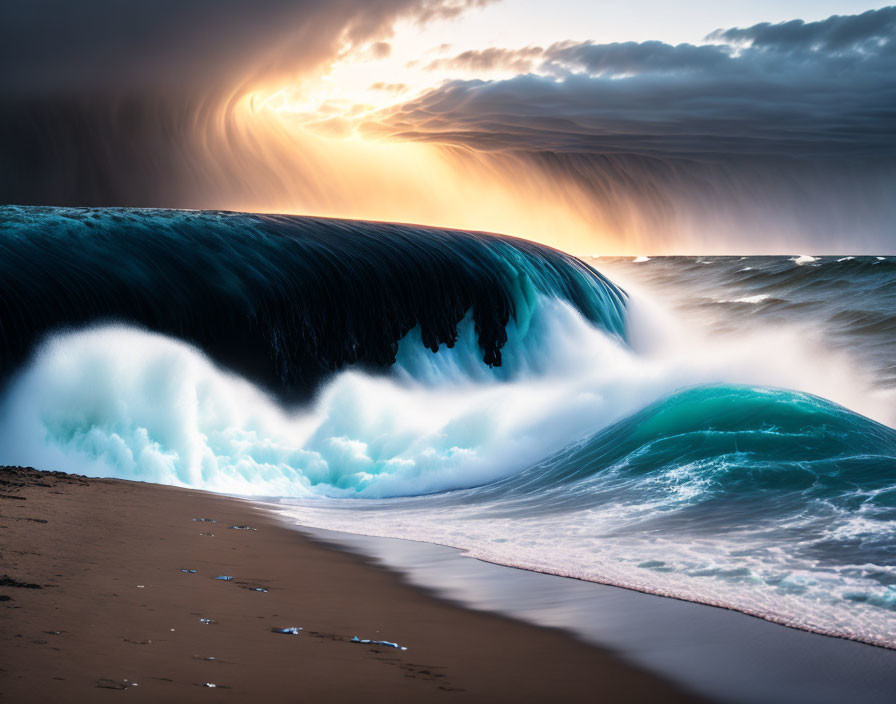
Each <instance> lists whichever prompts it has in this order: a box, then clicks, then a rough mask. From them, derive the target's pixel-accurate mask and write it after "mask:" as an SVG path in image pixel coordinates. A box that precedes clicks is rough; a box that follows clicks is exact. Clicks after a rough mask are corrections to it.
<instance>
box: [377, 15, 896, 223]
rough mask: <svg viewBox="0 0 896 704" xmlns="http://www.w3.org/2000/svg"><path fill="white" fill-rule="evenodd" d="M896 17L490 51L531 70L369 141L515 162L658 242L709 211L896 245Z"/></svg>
mask: <svg viewBox="0 0 896 704" xmlns="http://www.w3.org/2000/svg"><path fill="white" fill-rule="evenodd" d="M894 17H896V8H886V9H884V10H878V11H872V12H867V13H864V14H862V15H858V16H855V17H839V16H835V17H831V18H829V19H828V20H825V21H822V22H814V23H803V22H795V23H794V22H787V23H783V24H779V25H757V26H755V27H751V28H749V29H731V30H724V31H719V32H714V33H713V35H711V36H712V38H713V40H714V41H719V42H736V45H734V44H724V43H723V44H712V45H704V46H693V45H688V44H682V45H678V46H672V45H668V44H663V43H661V42H644V43H620V44H604V45H600V44H594V43H590V42H586V43H564V44H558V45H554V46H551V47H548V48H547V49H544V50H542V51H541V52H540V53H538V54H537V55H536V56H528V55H522V54H519V53H514V52H512V51H508V52H504V53H502V52H501V50H493V51H492V53H491V54H490V56H491V57H493V58H495V61H498V60H500V61H504V62H505V63H504V64H503V65H504V66H507V65H513V62H514V61H520V60H525V61H530V62H531V63H530V65H529V66H527V68H526V70H529V69H534V70H535V71H537V73H527V74H526V75H519V76H517V77H515V78H512V79H508V80H500V81H482V80H456V81H451V82H448V83H446V84H445V85H443V86H442V87H440V88H438V89H436V90H433V91H431V92H429V93H427V94H424V95H423V96H421V97H419V98H417V99H415V100H413V101H411V102H409V103H407V104H405V105H403V106H401V107H400V108H398V109H395V110H394V111H392V112H390V113H388V114H385V115H383V116H382V119H381V120H379V121H378V122H374V123H370V124H368V125H366V129H368V130H371V131H373V132H376V133H377V134H379V135H384V134H385V135H391V136H393V137H394V138H397V139H412V140H424V141H431V142H437V143H440V144H446V145H453V146H458V147H465V148H469V149H473V150H475V151H477V152H479V153H486V154H490V155H492V157H493V158H494V159H495V160H498V161H500V160H502V159H503V160H519V159H525V160H526V161H527V162H528V163H531V164H536V165H537V166H538V168H540V169H542V170H544V171H547V172H549V173H551V174H553V175H554V176H555V177H557V178H562V179H566V182H568V183H570V184H573V185H574V187H575V188H576V189H579V190H580V191H581V192H582V194H583V196H582V198H581V199H579V202H582V201H583V200H584V201H587V199H588V194H589V193H590V194H591V195H592V196H593V199H592V200H593V202H595V203H599V204H600V207H601V209H602V210H603V211H604V212H609V211H610V210H612V209H613V201H614V199H615V200H616V201H625V202H627V203H629V204H630V203H637V204H638V205H637V206H636V207H639V208H642V210H643V212H644V213H646V214H648V217H647V220H648V221H650V226H652V227H656V228H660V229H661V228H662V227H663V222H668V221H669V220H670V219H674V218H678V219H681V217H682V215H681V212H680V211H681V210H682V209H683V208H692V209H695V208H703V209H704V210H705V211H706V212H716V213H718V212H721V211H724V210H726V209H728V210H730V211H731V212H730V213H729V215H730V217H729V220H730V219H738V218H740V219H742V220H743V221H744V222H746V221H747V220H749V219H750V218H751V217H752V218H753V219H754V220H755V219H756V218H757V217H758V216H759V215H762V220H763V222H765V223H766V225H767V224H768V223H767V222H766V221H767V220H768V219H769V218H772V219H776V220H777V221H781V220H783V219H788V218H789V219H791V220H792V221H793V222H795V223H798V222H800V221H801V219H802V222H803V223H804V225H805V226H806V227H809V228H816V229H817V230H818V237H819V238H820V239H824V238H825V237H828V238H833V237H839V236H843V232H844V231H846V230H848V229H851V230H853V236H854V237H856V238H862V237H865V238H870V237H876V238H877V239H878V240H880V239H881V238H885V237H890V238H892V234H891V231H892V223H893V221H894V220H893V218H894V215H896V205H894V200H893V198H892V196H891V195H887V194H888V193H892V192H894V190H893V189H894V188H896V42H894V38H896V24H894V23H896V20H894ZM533 51H534V50H533ZM463 56H464V55H460V56H459V57H456V58H455V60H459V59H460V58H461V57H463ZM483 57H484V55H477V57H476V58H477V60H478V59H481V58H483ZM508 62H509V63H508ZM467 63H468V64H469V61H468V62H467ZM460 65H461V63H458V67H460ZM495 65H497V63H492V64H490V66H492V67H494V66H495ZM737 199H740V200H742V201H743V202H742V204H741V206H738V207H737V208H735V209H733V210H732V209H731V208H730V207H729V206H730V204H731V203H733V202H734V201H735V200H737ZM648 200H649V201H650V203H648V202H647V201H648ZM788 200H789V202H790V204H789V205H788ZM772 202H773V203H774V208H775V212H774V213H772V212H771V207H770V206H769V204H770V203H772ZM750 203H752V206H751V205H750ZM579 207H581V206H579ZM751 208H752V214H751ZM763 208H765V209H766V210H768V211H769V212H767V213H765V214H761V213H759V211H761V210H762V209H763ZM788 209H789V211H788V212H786V213H785V212H784V211H785V210H788ZM797 213H799V215H797ZM813 213H814V214H813ZM651 214H652V215H651ZM766 216H768V217H766ZM716 225H718V223H716ZM862 228H864V232H863V231H862ZM835 230H836V232H835ZM769 231H773V230H771V229H770V230H769ZM888 233H890V234H888Z"/></svg>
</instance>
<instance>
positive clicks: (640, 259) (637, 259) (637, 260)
mask: <svg viewBox="0 0 896 704" xmlns="http://www.w3.org/2000/svg"><path fill="white" fill-rule="evenodd" d="M649 261H650V257H643V256H642V257H635V258H634V259H632V264H642V263H643V262H649Z"/></svg>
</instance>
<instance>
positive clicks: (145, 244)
mask: <svg viewBox="0 0 896 704" xmlns="http://www.w3.org/2000/svg"><path fill="white" fill-rule="evenodd" d="M539 294H540V295H548V296H550V297H555V298H558V299H560V300H564V301H567V302H568V303H570V304H571V305H573V306H574V307H575V308H576V309H577V310H578V311H579V312H580V313H581V314H582V315H584V316H585V317H586V318H587V319H589V320H591V321H592V322H594V323H595V324H597V325H598V326H600V327H601V328H602V329H604V330H606V331H608V332H610V333H612V334H616V335H622V334H624V321H623V310H624V294H623V293H622V292H621V291H620V290H619V289H618V288H616V287H615V286H613V284H611V283H610V282H609V281H607V280H606V279H604V278H603V277H602V276H601V275H600V274H598V273H597V272H596V271H594V270H593V269H591V268H589V267H587V266H586V265H584V264H583V263H581V262H580V261H578V260H576V259H574V258H573V257H570V256H568V255H566V254H563V253H562V252H559V251H557V250H553V249H550V248H548V247H544V246H540V245H536V244H534V243H531V242H527V241H525V240H519V239H515V238H512V237H498V236H492V235H484V234H481V233H471V232H454V231H447V230H437V229H434V228H415V227H411V226H402V225H390V224H386V223H365V222H353V221H340V220H327V219H322V218H308V217H295V216H274V215H251V214H245V213H228V212H196V211H176V210H138V209H127V208H105V209H103V208H43V207H16V206H5V207H0V340H2V346H0V375H6V374H9V373H10V372H11V371H12V370H13V369H15V368H16V367H17V366H18V365H20V364H21V363H22V361H23V360H24V359H25V358H26V356H27V355H28V354H29V353H30V352H31V351H32V349H33V347H34V345H35V344H36V343H37V342H38V341H39V340H40V339H42V338H43V337H44V336H45V335H46V334H47V333H49V332H55V331H56V330H58V329H60V328H63V327H78V326H83V325H87V324H91V323H95V322H96V321H101V320H114V321H117V322H127V323H132V324H135V325H138V326H141V327H145V328H147V329H149V330H152V331H155V332H160V333H164V334H166V335H170V336H172V337H176V338H178V339H182V340H185V341H187V342H190V343H191V344H194V345H196V346H198V347H199V348H200V349H202V350H203V351H204V352H205V353H206V354H208V355H209V356H211V357H212V358H213V359H214V360H216V361H217V362H219V363H222V364H224V365H225V366H227V367H229V368H231V369H233V370H235V371H237V372H239V373H240V374H242V375H244V376H248V377H249V378H251V379H252V380H253V381H255V382H256V383H261V384H263V385H264V386H266V387H267V388H268V389H269V390H271V391H273V392H275V393H277V394H278V395H280V396H281V397H282V398H288V397H290V396H294V397H295V396H304V395H307V393H308V392H309V391H310V390H311V389H313V387H314V386H315V385H316V384H317V383H319V382H320V380H321V379H322V378H323V377H325V376H327V375H328V373H329V372H332V371H334V370H337V369H340V368H342V367H344V366H345V365H348V364H366V365H369V366H371V367H386V366H389V365H390V364H392V363H394V361H395V354H396V352H397V349H398V341H399V340H400V339H402V338H403V337H405V335H407V333H408V332H409V331H410V330H411V329H412V328H414V327H415V326H417V327H419V330H420V337H421V340H422V342H423V344H424V345H425V346H426V347H427V348H429V349H431V350H433V351H435V350H437V349H438V348H439V346H440V345H446V346H448V347H451V346H453V344H454V342H455V341H456V339H457V334H458V333H457V326H458V324H459V323H460V322H461V320H462V319H463V318H464V316H466V315H467V314H469V315H470V316H471V317H472V320H473V323H474V325H475V329H476V338H477V343H478V345H479V347H480V348H481V350H482V353H481V357H482V359H483V361H484V362H485V363H486V364H487V365H489V366H500V364H501V349H502V347H503V346H504V343H505V342H506V339H507V337H506V333H505V327H506V325H507V324H508V321H509V320H510V318H511V317H513V319H514V321H515V322H516V324H517V325H519V326H521V327H522V328H525V327H526V325H527V324H528V323H527V321H528V319H529V317H531V315H532V308H533V306H535V305H536V299H537V297H538V295H539Z"/></svg>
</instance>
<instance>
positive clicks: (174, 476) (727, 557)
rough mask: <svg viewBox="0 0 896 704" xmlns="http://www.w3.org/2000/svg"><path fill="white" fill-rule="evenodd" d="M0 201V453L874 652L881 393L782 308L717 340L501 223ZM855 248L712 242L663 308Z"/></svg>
mask: <svg viewBox="0 0 896 704" xmlns="http://www.w3.org/2000/svg"><path fill="white" fill-rule="evenodd" d="M2 212H3V217H4V218H5V221H4V223H5V224H4V227H3V229H2V232H3V234H2V235H0V247H2V250H3V256H2V258H0V269H2V273H3V274H4V275H3V277H0V292H2V296H0V305H2V315H0V323H2V325H3V329H2V332H3V345H2V350H3V357H2V361H3V367H2V369H3V372H4V374H5V377H6V382H5V386H4V388H3V393H2V397H0V462H3V463H8V464H30V465H38V466H41V467H47V468H64V469H65V470H67V471H73V472H79V473H83V474H87V475H90V476H111V477H119V478H124V479H132V480H138V481H151V482H156V483H162V484H173V485H177V486H188V487H195V488H199V489H206V490H211V491H217V492H223V493H230V494H238V495H243V496H254V497H266V498H271V497H276V498H277V499H278V500H279V501H280V502H281V509H282V510H283V511H284V512H286V513H287V514H288V515H289V516H291V517H292V518H293V519H294V520H298V521H300V522H302V523H303V524H305V525H313V526H318V527H323V528H332V529H337V530H347V531H350V532H362V533H368V534H374V535H383V536H398V537H405V538H415V539H419V540H425V541H429V542H435V543H442V544H448V545H453V546H455V547H459V548H461V549H463V550H465V551H467V552H468V554H470V555H473V556H476V557H480V558H482V559H487V560H492V561H495V562H500V563H502V564H509V565H515V566H520V567H525V568H527V569H533V570H539V571H545V572H551V573H556V574H562V575H565V576H571V577H577V578H580V579H585V580H591V581H601V582H606V583H611V584H618V585H620V586H626V587H629V588H634V589H640V590H643V591H649V592H652V593H657V594H664V595H667V596H676V597H679V598H684V599H690V600H693V601H700V602H704V603H709V604H714V605H718V606H726V607H729V608H735V609H739V610H741V611H744V612H747V613H751V614H754V615H757V616H761V617H763V618H767V619H769V620H775V621H778V622H780V623H785V624H787V625H793V626H796V627H800V628H804V629H806V630H815V631H818V632H822V633H827V634H830V635H839V636H843V637H848V638H854V639H857V640H862V641H864V642H868V643H874V644H877V645H884V646H887V647H894V646H896V636H894V633H896V601H894V599H893V593H892V589H893V587H892V585H893V583H894V581H893V580H894V579H896V576H894V572H893V570H894V564H896V546H894V544H893V541H892V526H893V522H894V521H896V513H894V512H896V498H894V497H896V479H894V477H893V474H892V469H891V468H892V467H893V466H894V462H896V431H894V430H893V428H892V427H890V426H891V425H892V422H893V419H892V403H891V401H890V400H889V398H888V397H880V396H878V395H876V394H875V391H876V389H875V387H874V385H873V383H872V382H869V381H867V380H866V379H864V378H863V377H861V376H860V375H856V374H855V373H854V370H853V369H852V368H851V365H850V362H849V360H848V358H846V357H843V356H842V355H838V354H832V353H829V352H828V353H824V354H822V353H820V352H819V350H817V349H815V348H813V347H812V346H811V345H809V344H808V343H807V341H806V336H805V335H804V334H803V332H802V330H800V329H799V328H797V329H789V328H788V327H787V326H780V325H778V326H764V327H762V328H761V329H759V330H757V331H752V332H750V333H749V334H747V333H746V332H745V331H744V330H740V332H739V334H738V335H736V336H734V337H733V338H726V337H725V336H724V335H720V334H718V333H717V332H715V331H713V330H711V329H709V330H704V329H700V327H699V326H696V325H694V324H693V322H691V321H688V320H685V319H683V318H682V317H680V316H677V315H676V314H675V313H674V312H672V311H671V310H669V309H668V308H667V307H664V306H663V305H662V304H661V303H658V302H657V301H656V300H651V298H650V296H649V295H646V294H645V293H644V292H642V291H639V289H638V286H637V284H636V282H635V281H631V282H629V281H626V287H625V290H623V288H620V287H619V286H618V285H617V284H615V283H613V282H611V281H610V280H609V279H608V278H606V277H605V276H604V275H603V274H601V273H599V272H598V271H597V270H596V269H594V268H593V267H590V266H589V265H587V264H585V263H584V262H582V261H580V260H577V259H575V258H573V257H570V256H568V255H565V254H563V253H561V252H558V251H556V250H552V249H550V248H547V247H542V246H539V245H534V244H531V243H527V242H525V241H522V240H516V239H514V238H510V237H502V236H492V235H485V234H482V233H468V232H455V231H447V230H433V229H429V228H422V227H410V226H398V225H390V224H382V223H355V222H348V221H333V220H323V219H317V218H299V217H286V216H257V215H246V214H236V213H202V212H185V211H158V210H148V211H139V210H118V209H84V210H80V209H52V208H39V209H35V208H4V209H2ZM38 252H39V253H40V256H37V253H38ZM874 261H879V262H881V263H879V264H875V263H874ZM874 261H867V262H865V261H844V262H842V263H833V264H831V263H829V262H827V261H826V260H820V259H814V260H813V261H812V262H808V261H804V262H799V263H798V262H794V261H789V260H775V261H770V262H760V261H756V262H753V261H751V267H750V268H749V269H748V268H747V267H746V266H744V262H742V261H739V260H738V261H736V262H734V261H732V262H731V263H730V264H731V266H732V267H736V275H737V276H738V277H740V278H739V279H738V284H737V286H739V287H741V288H742V289H743V290H740V289H738V290H737V291H736V293H733V294H730V295H728V294H726V295H724V296H721V295H719V296H716V298H715V299H711V298H707V299H705V300H706V301H708V302H701V301H703V300H704V299H700V298H694V299H693V300H692V301H691V303H692V304H693V306H695V307H696V308H697V309H702V308H706V309H711V310H713V311H715V310H716V309H717V308H719V306H740V307H745V306H746V307H748V308H749V309H750V310H753V309H757V310H759V311H760V312H761V311H764V310H766V309H767V308H768V307H769V306H775V305H783V304H787V305H790V302H791V300H792V299H795V298H796V296H797V295H804V294H805V292H806V291H807V290H809V289H810V288H811V289H812V290H817V289H819V286H818V285H814V284H813V286H811V287H808V288H807V281H808V282H810V283H811V282H814V281H816V280H817V279H813V278H811V277H812V276H813V272H816V274H815V275H816V276H821V277H823V280H824V281H825V282H826V283H825V284H824V286H823V287H821V290H823V292H824V293H823V295H824V296H825V297H826V298H828V299H829V298H831V295H830V291H836V290H838V288H839V284H838V283H837V282H836V281H835V280H834V279H836V276H835V275H834V274H832V273H831V267H833V266H839V267H842V269H838V270H837V271H843V272H847V273H849V274H850V275H862V276H864V275H865V274H866V273H869V272H871V273H873V272H878V271H880V270H881V268H882V267H885V266H889V264H888V263H887V262H885V261H883V260H877V259H875V260H874ZM38 262H40V264H38ZM707 264H709V265H707ZM715 264H718V262H712V261H709V262H701V263H699V264H697V263H692V262H683V263H681V264H680V265H679V264H675V266H674V267H673V269H672V270H671V271H672V272H673V274H674V275H675V276H677V277H679V278H681V277H682V276H684V273H683V272H687V271H690V270H693V271H694V272H700V273H694V274H693V276H695V277H699V280H700V281H704V280H706V277H708V276H710V274H705V273H703V272H709V271H713V270H716V269H720V267H719V266H715ZM38 266H40V270H38V269H37V268H36V267H38ZM635 266H636V268H637V269H638V271H639V272H640V271H645V272H652V271H655V270H660V269H662V267H666V266H669V264H668V263H667V262H664V261H663V260H662V259H657V258H651V259H646V260H644V261H641V262H639V263H637V264H636V265H635ZM657 267H659V269H657ZM726 271H727V270H726ZM817 272H821V273H820V274H818V273H817ZM863 272H864V273H863ZM714 275H715V274H714ZM732 275H733V274H732ZM868 275H870V273H869V274H868ZM644 276H648V275H646V274H645V275H644ZM722 276H723V277H728V276H729V274H726V273H724V272H723V274H722ZM806 277H810V278H809V279H808V280H807V278H806ZM731 285H732V286H733V284H731ZM770 291H773V292H774V296H771V295H769V298H762V299H760V298H756V296H761V295H765V294H766V293H769V292H770ZM797 292H802V293H797ZM884 293H886V292H884ZM746 299H749V302H745V301H746ZM778 301H783V302H784V303H783V304H779V303H777V302H778ZM710 304H711V306H710ZM726 310H727V309H726ZM878 328H879V330H878V329H876V330H875V331H872V332H873V334H883V333H881V330H882V331H883V332H886V331H887V330H889V329H890V328H889V327H888V326H887V325H883V326H878ZM868 334H871V333H868Z"/></svg>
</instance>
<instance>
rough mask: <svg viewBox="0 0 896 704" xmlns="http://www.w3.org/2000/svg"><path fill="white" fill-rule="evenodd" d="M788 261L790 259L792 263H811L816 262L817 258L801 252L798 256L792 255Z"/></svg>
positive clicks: (800, 264)
mask: <svg viewBox="0 0 896 704" xmlns="http://www.w3.org/2000/svg"><path fill="white" fill-rule="evenodd" d="M790 261H792V262H793V263H794V264H797V265H799V266H802V265H803V264H811V263H812V262H817V261H818V258H817V257H813V256H811V255H809V254H801V255H799V256H798V257H793V258H792V259H791V260H790Z"/></svg>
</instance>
